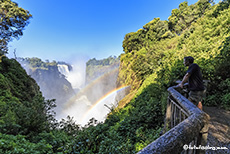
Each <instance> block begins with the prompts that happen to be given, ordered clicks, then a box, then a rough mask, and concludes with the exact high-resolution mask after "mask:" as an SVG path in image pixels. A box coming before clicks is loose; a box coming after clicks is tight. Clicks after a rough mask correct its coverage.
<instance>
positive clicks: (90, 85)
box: [64, 68, 118, 109]
mask: <svg viewBox="0 0 230 154" xmlns="http://www.w3.org/2000/svg"><path fill="white" fill-rule="evenodd" d="M117 71H118V68H116V69H113V70H111V71H109V72H107V73H105V74H103V75H101V76H99V77H98V78H96V79H95V80H93V81H92V82H91V83H90V84H88V85H86V86H85V87H84V88H82V89H81V90H80V91H79V92H78V93H77V94H76V95H74V96H73V97H71V98H70V99H69V100H68V101H67V103H66V104H65V107H64V109H67V108H69V107H70V106H71V105H72V104H73V103H74V102H75V101H76V100H77V99H78V98H79V97H80V96H82V95H84V94H85V93H86V92H87V91H88V90H89V89H91V88H92V87H93V86H94V85H95V84H97V83H98V82H99V81H101V80H103V79H104V78H106V77H108V76H109V75H111V74H114V73H116V72H117Z"/></svg>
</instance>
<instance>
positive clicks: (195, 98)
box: [188, 90, 205, 106]
mask: <svg viewBox="0 0 230 154" xmlns="http://www.w3.org/2000/svg"><path fill="white" fill-rule="evenodd" d="M204 92H205V91H204V90H203V91H190V92H189V97H188V99H189V100H191V101H192V103H193V104H194V105H196V106H197V105H198V103H199V102H201V101H202V98H203V96H204Z"/></svg>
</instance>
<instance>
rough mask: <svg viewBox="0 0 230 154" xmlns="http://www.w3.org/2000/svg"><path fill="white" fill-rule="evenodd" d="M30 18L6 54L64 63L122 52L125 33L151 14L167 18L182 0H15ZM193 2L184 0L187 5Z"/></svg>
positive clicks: (155, 16)
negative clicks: (22, 32)
mask: <svg viewBox="0 0 230 154" xmlns="http://www.w3.org/2000/svg"><path fill="white" fill-rule="evenodd" d="M13 1H14V2H17V3H18V4H19V6H20V7H22V8H24V9H26V10H28V11H30V13H31V14H32V16H33V18H32V19H31V20H30V24H29V25H28V26H27V27H26V28H25V30H24V35H23V36H22V37H21V38H20V39H19V40H14V41H13V42H11V43H10V45H9V54H8V56H9V57H13V51H14V49H16V55H17V56H18V57H38V58H41V59H42V60H46V59H48V60H50V61H52V60H56V61H68V60H69V59H74V58H76V59H79V58H81V57H84V58H86V59H89V58H97V59H103V58H107V57H109V56H111V55H112V56H119V55H120V54H121V53H123V48H122V41H123V39H124V36H125V34H127V33H129V32H136V31H137V30H138V29H140V28H142V27H143V26H144V25H145V24H146V23H148V22H150V21H151V20H153V19H154V18H157V17H160V19H161V20H167V19H168V17H169V16H170V14H171V11H172V9H175V8H178V6H179V4H180V3H181V2H183V1H184V0H65V1H64V0H13ZM196 2H197V0H188V3H189V5H191V4H194V3H196Z"/></svg>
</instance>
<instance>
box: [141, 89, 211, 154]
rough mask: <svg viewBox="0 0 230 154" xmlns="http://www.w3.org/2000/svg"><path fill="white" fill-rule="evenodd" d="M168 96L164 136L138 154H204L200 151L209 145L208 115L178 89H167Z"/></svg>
mask: <svg viewBox="0 0 230 154" xmlns="http://www.w3.org/2000/svg"><path fill="white" fill-rule="evenodd" d="M168 92H169V96H168V102H167V109H166V118H165V126H164V134H163V135H162V136H160V137H159V138H158V139H156V140H155V141H154V142H152V143H150V144H149V145H148V146H147V147H145V148H144V149H142V150H141V151H139V152H138V154H154V153H157V154H158V153H159V154H164V153H166V154H167V153H171V154H174V153H175V154H178V153H183V154H185V153H188V154H192V153H194V154H196V153H205V151H204V150H200V149H199V148H201V146H205V145H206V144H207V135H208V134H207V132H208V122H209V115H207V114H206V113H205V112H203V111H201V110H200V109H199V108H197V107H196V106H195V105H194V104H193V103H192V102H190V101H189V100H188V99H187V98H185V97H184V96H183V95H182V94H180V93H179V92H178V91H176V90H175V87H170V88H168ZM196 147H197V149H196ZM185 149H186V150H185Z"/></svg>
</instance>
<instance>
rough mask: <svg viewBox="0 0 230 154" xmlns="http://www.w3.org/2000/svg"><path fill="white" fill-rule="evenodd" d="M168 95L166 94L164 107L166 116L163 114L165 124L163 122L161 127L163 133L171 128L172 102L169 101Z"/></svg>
mask: <svg viewBox="0 0 230 154" xmlns="http://www.w3.org/2000/svg"><path fill="white" fill-rule="evenodd" d="M169 97H170V96H168V99H167V108H166V116H165V124H164V129H163V134H164V133H166V132H167V131H168V130H169V129H171V120H172V113H171V112H172V111H171V108H172V103H171V102H170V99H169Z"/></svg>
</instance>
